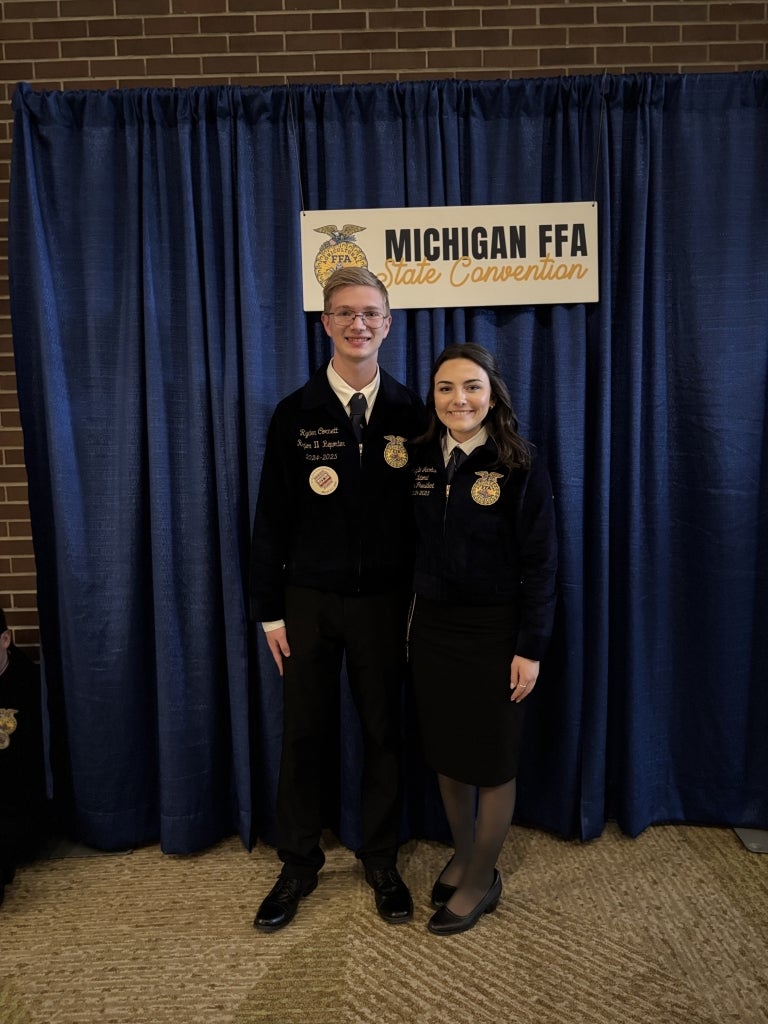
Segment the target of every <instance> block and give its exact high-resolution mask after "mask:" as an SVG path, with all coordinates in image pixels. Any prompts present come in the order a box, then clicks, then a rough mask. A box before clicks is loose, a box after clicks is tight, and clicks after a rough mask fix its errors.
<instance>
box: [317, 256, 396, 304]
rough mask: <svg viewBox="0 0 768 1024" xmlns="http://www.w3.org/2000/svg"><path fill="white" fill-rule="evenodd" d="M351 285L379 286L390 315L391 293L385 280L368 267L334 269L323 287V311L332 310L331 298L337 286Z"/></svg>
mask: <svg viewBox="0 0 768 1024" xmlns="http://www.w3.org/2000/svg"><path fill="white" fill-rule="evenodd" d="M349 285H364V286H365V287H367V288H377V289H378V290H379V292H380V294H381V298H382V300H383V302H384V312H385V313H386V315H387V316H389V294H388V293H387V289H386V288H385V287H384V282H383V281H381V280H380V278H378V277H376V275H375V274H374V273H372V272H371V271H370V270H368V269H367V268H366V267H341V268H340V269H339V270H334V272H333V273H332V274H331V276H330V277H329V278H328V280H327V281H326V282H325V285H324V287H323V312H324V313H329V312H330V310H331V299H332V297H333V293H334V292H335V291H336V289H337V288H346V287H347V286H349Z"/></svg>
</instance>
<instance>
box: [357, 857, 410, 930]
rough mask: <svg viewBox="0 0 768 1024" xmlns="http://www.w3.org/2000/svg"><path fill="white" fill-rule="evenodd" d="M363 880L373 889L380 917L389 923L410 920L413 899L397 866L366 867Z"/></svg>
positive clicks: (401, 922) (400, 922)
mask: <svg viewBox="0 0 768 1024" xmlns="http://www.w3.org/2000/svg"><path fill="white" fill-rule="evenodd" d="M365 880H366V882H367V883H368V885H370V887H371V888H372V889H373V892H374V896H375V900H376V909H377V910H378V912H379V916H380V917H383V918H384V920H385V921H387V922H388V923H389V924H403V923H404V922H406V921H410V920H411V918H412V917H413V900H412V899H411V894H410V893H409V892H408V886H407V885H406V884H405V882H404V881H403V880H402V878H401V877H400V874H399V872H398V870H397V868H373V869H370V870H369V869H368V868H366V869H365Z"/></svg>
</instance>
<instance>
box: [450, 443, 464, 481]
mask: <svg viewBox="0 0 768 1024" xmlns="http://www.w3.org/2000/svg"><path fill="white" fill-rule="evenodd" d="M466 457H467V453H466V452H465V451H464V450H463V449H461V448H459V446H458V445H457V446H456V447H455V448H454V449H453V451H452V452H451V457H450V458H449V459H448V465H447V466H446V467H445V472H446V473H447V474H448V483H451V481H452V480H453V474H454V473H455V472H456V470H457V469H458V468H459V466H460V465H461V464H462V462H463V461H464V459H466Z"/></svg>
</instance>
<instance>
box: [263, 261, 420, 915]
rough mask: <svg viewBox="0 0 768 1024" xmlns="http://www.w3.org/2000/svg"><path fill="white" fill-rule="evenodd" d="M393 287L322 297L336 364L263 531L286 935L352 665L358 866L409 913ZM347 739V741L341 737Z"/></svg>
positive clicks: (275, 421)
mask: <svg viewBox="0 0 768 1024" xmlns="http://www.w3.org/2000/svg"><path fill="white" fill-rule="evenodd" d="M391 319H392V318H391V316H390V310H389V298H388V295H387V291H386V289H385V287H384V285H383V284H382V283H381V281H379V279H378V278H377V277H376V276H375V275H373V274H372V273H371V272H370V271H368V270H364V269H361V268H348V269H342V270H337V271H336V272H334V273H333V274H332V275H331V277H330V278H329V280H328V281H327V282H326V285H325V288H324V313H323V316H322V321H323V326H324V327H325V330H326V332H327V334H328V336H329V337H330V339H331V341H332V344H333V354H332V358H331V361H330V363H329V364H328V365H327V366H325V367H323V368H322V369H321V370H319V371H318V372H317V373H316V374H315V375H314V376H313V377H312V378H311V379H310V380H309V381H308V383H307V384H305V385H304V387H302V388H300V389H299V390H298V391H296V392H294V393H293V394H292V395H289V396H288V397H287V398H285V399H283V400H282V401H281V402H280V403H279V405H278V406H277V408H276V410H275V413H274V415H273V417H272V422H271V424H270V427H269V432H268V436H267V446H266V452H265V456H264V465H263V468H262V476H261V485H260V490H259V497H258V502H257V506H256V515H255V518H254V526H253V546H252V556H251V610H252V614H253V618H254V619H255V620H256V621H258V622H261V623H263V625H264V629H265V633H266V638H267V643H268V644H269V649H270V651H271V653H272V656H273V658H274V659H275V663H276V664H277V667H278V670H279V671H280V673H281V675H282V676H283V683H284V725H283V746H282V757H281V762H280V778H279V784H278V795H277V817H278V830H279V851H278V852H279V856H280V860H281V861H282V862H283V868H282V871H281V873H280V876H279V878H278V880H277V883H276V884H275V886H274V887H273V889H272V890H271V892H270V893H269V894H268V895H267V897H266V899H265V900H264V901H263V903H262V904H261V907H260V908H259V911H258V913H257V915H256V918H255V920H254V925H255V927H257V928H259V929H261V930H263V931H276V930H277V929H278V928H282V927H283V926H284V925H286V924H288V922H289V921H290V920H291V919H292V918H293V916H294V914H295V913H296V909H297V907H298V904H299V901H300V900H301V898H302V897H304V896H308V895H309V894H310V893H311V892H312V891H313V890H314V889H315V887H316V886H317V875H318V872H319V870H320V868H321V867H322V866H323V863H324V861H325V857H324V855H323V852H322V850H321V849H320V845H319V842H320V833H321V829H322V826H323V824H324V822H323V807H324V804H325V803H326V799H327V798H326V790H327V788H328V787H329V786H333V785H334V781H335V780H333V779H328V771H327V766H328V764H329V763H330V764H333V763H334V761H335V760H336V757H337V751H336V750H329V749H328V746H329V743H332V742H333V739H332V738H333V737H337V736H338V728H337V725H338V723H337V716H338V707H339V699H338V693H339V683H340V672H341V665H342V658H343V657H346V666H347V677H348V679H349V685H350V691H351V694H352V697H353V700H354V703H355V707H356V710H357V713H358V715H359V718H360V724H361V727H362V736H363V767H362V780H361V781H362V790H361V822H362V842H361V846H360V849H359V850H358V851H357V856H358V857H359V858H360V860H362V862H363V865H364V868H365V878H366V881H367V882H368V884H369V885H370V886H371V888H372V889H373V891H374V896H375V903H376V908H377V910H378V912H379V914H380V915H381V916H382V917H383V918H384V919H385V920H386V921H389V922H391V923H399V922H403V921H408V920H410V918H411V917H412V914H413V905H412V901H411V896H410V893H409V892H408V889H407V887H406V885H405V883H404V882H403V880H402V879H401V877H400V875H399V874H398V871H397V865H396V862H397V851H398V845H399V826H400V813H401V787H400V704H401V687H402V681H403V674H404V665H405V633H406V614H407V604H408V597H409V594H410V584H411V570H412V547H411V529H410V526H409V523H410V482H409V476H410V474H409V472H408V469H407V468H406V467H407V463H408V455H407V452H406V448H405V442H406V441H407V440H409V439H410V438H412V437H414V436H415V435H416V434H418V433H420V432H421V430H422V428H423V425H424V410H423V405H422V403H421V401H420V399H419V398H418V397H417V396H416V395H415V394H414V393H413V392H412V391H410V390H408V389H407V388H405V387H403V385H401V384H399V383H398V382H397V381H396V380H394V379H393V378H392V377H391V376H389V374H387V373H386V372H385V371H383V370H381V369H380V368H379V365H378V352H379V348H380V347H381V344H382V342H383V341H384V339H385V338H386V337H387V334H388V333H389V328H390V324H391ZM336 742H338V741H337V740H336Z"/></svg>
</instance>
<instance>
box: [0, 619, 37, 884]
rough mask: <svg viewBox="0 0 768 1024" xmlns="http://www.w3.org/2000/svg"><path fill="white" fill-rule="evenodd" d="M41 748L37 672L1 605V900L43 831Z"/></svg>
mask: <svg viewBox="0 0 768 1024" xmlns="http://www.w3.org/2000/svg"><path fill="white" fill-rule="evenodd" d="M43 751H44V747H43V719H42V695H41V689H40V673H39V670H38V668H37V665H35V663H34V662H33V661H32V660H31V659H30V658H28V657H27V656H26V654H24V653H23V652H22V651H20V650H19V649H18V647H16V645H15V644H14V642H13V636H12V635H11V631H10V630H9V629H8V623H7V620H6V617H5V612H4V611H3V610H2V608H0V794H2V795H1V796H0V903H2V901H3V897H4V896H5V886H6V885H8V884H9V883H10V882H12V881H13V877H14V874H15V872H16V865H17V864H18V863H19V862H20V861H23V860H27V859H28V858H30V857H32V856H34V854H35V853H36V851H37V849H38V847H39V845H40V842H41V840H42V838H43V836H44V833H45V822H46V809H47V799H46V782H45V755H44V752H43Z"/></svg>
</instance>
